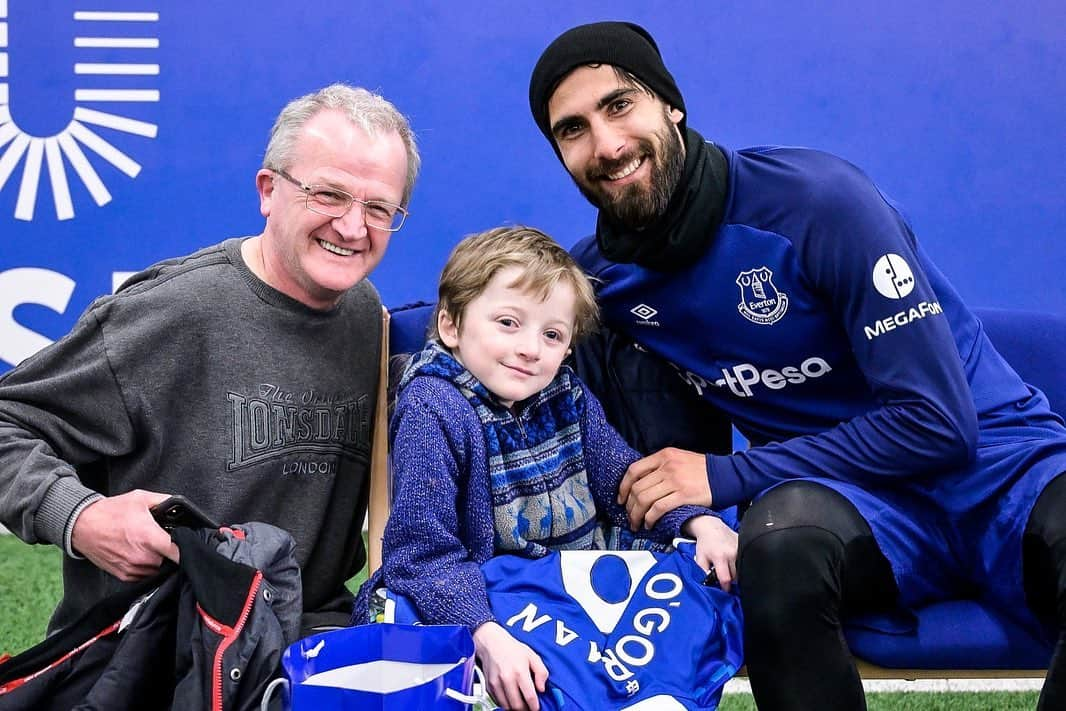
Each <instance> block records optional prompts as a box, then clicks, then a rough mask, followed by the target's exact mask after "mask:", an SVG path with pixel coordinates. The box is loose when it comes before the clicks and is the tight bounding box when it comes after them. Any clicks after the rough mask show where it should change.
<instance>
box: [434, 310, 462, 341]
mask: <svg viewBox="0 0 1066 711" xmlns="http://www.w3.org/2000/svg"><path fill="white" fill-rule="evenodd" d="M437 333H439V334H440V340H441V343H443V344H444V345H445V346H447V347H448V348H455V347H456V346H457V345H459V327H458V326H456V325H455V322H454V321H452V317H451V315H450V314H449V313H448V310H447V309H441V310H440V311H439V312H438V313H437Z"/></svg>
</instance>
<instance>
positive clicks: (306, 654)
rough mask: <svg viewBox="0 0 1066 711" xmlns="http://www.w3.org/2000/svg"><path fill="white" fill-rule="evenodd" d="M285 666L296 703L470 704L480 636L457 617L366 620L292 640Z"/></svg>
mask: <svg viewBox="0 0 1066 711" xmlns="http://www.w3.org/2000/svg"><path fill="white" fill-rule="evenodd" d="M281 667H282V670H283V671H284V673H285V678H284V679H283V680H278V681H277V682H275V683H280V685H282V686H285V687H287V693H286V694H285V696H286V708H287V709H291V711H312V710H317V709H323V710H335V711H376V710H378V709H382V710H383V709H399V708H410V709H443V710H452V709H454V710H455V711H465V710H466V709H467V702H468V697H469V695H470V694H471V692H472V690H473V682H474V640H473V638H472V637H471V636H470V631H469V630H467V629H466V628H465V627H462V626H458V625H394V624H388V625H384V624H374V625H362V626H359V627H348V628H345V629H340V630H333V631H331V632H323V633H322V634H316V635H313V636H311V637H307V638H305V639H301V640H299V641H298V642H294V643H293V644H291V645H289V647H288V649H286V650H285V653H284V654H283V655H282V658H281ZM273 688H274V687H273V685H272V686H271V687H270V688H269V689H268V690H267V692H266V694H265V695H264V707H265V705H266V702H267V700H268V699H269V697H270V695H271V693H272V692H273Z"/></svg>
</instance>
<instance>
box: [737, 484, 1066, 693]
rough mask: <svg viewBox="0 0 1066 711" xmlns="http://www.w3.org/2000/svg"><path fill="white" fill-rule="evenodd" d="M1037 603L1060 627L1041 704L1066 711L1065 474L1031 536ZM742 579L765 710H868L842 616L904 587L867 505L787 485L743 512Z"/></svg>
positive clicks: (749, 646)
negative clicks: (865, 512)
mask: <svg viewBox="0 0 1066 711" xmlns="http://www.w3.org/2000/svg"><path fill="white" fill-rule="evenodd" d="M1023 566H1024V576H1025V580H1024V584H1025V591H1026V596H1027V600H1028V602H1029V605H1030V606H1031V607H1032V608H1033V610H1034V611H1035V612H1036V613H1037V614H1038V615H1039V616H1041V617H1043V618H1045V619H1047V620H1048V621H1049V623H1051V624H1053V625H1054V626H1056V627H1057V628H1058V630H1059V638H1058V644H1057V646H1056V648H1055V654H1054V656H1053V657H1052V661H1051V666H1050V668H1049V671H1048V677H1047V681H1046V682H1045V684H1044V690H1043V692H1042V694H1041V697H1040V705H1039V707H1038V708H1039V709H1042V710H1045V711H1047V710H1050V709H1063V708H1066V476H1060V477H1058V478H1057V479H1056V480H1054V481H1053V482H1052V483H1051V484H1050V485H1049V486H1048V487H1047V488H1046V489H1045V490H1044V493H1043V494H1041V496H1040V497H1039V498H1038V499H1037V502H1036V505H1035V507H1034V509H1033V513H1032V515H1031V516H1030V519H1029V523H1028V525H1027V527H1026V531H1025V537H1024V541H1023ZM737 569H738V575H737V580H738V582H739V584H740V586H741V590H742V594H741V605H742V607H743V609H744V636H745V657H746V663H747V666H748V677H749V679H750V680H751V687H752V694H753V695H754V697H755V703H756V704H757V705H758V707H759V708H765V709H775V710H776V709H781V710H783V711H789V710H791V709H848V710H851V709H865V708H866V700H865V696H864V694H863V690H862V680H861V679H860V678H859V674H858V670H857V669H856V668H855V664H854V662H853V660H852V657H851V654H850V652H849V650H848V647H847V643H846V642H845V640H844V634H843V629H842V624H841V619H842V618H843V617H845V616H847V615H848V614H852V613H856V612H861V611H868V610H876V609H884V608H888V607H891V606H892V605H893V604H894V603H895V601H896V598H897V597H898V594H899V593H898V589H897V587H896V583H895V580H894V578H893V575H892V569H891V566H890V565H889V563H888V560H887V559H886V558H885V557H884V555H883V554H882V553H881V551H880V549H879V548H878V546H877V544H876V542H875V541H874V538H873V532H872V531H871V530H870V526H869V524H867V523H866V521H865V519H863V517H862V516H861V515H860V514H859V511H858V510H857V509H856V508H855V507H854V506H853V505H852V504H851V502H849V501H848V500H847V499H845V498H844V497H843V496H841V495H840V494H837V493H836V492H835V491H833V490H832V489H829V488H827V487H824V486H821V485H819V484H815V483H812V482H805V481H797V482H791V483H788V484H783V485H781V486H778V487H777V488H775V489H774V490H772V491H771V492H769V493H768V494H767V495H766V496H764V497H763V498H762V499H760V500H759V501H757V502H756V503H755V504H754V505H753V506H752V507H751V508H750V509H749V510H748V511H747V513H745V515H744V519H743V521H742V524H741V528H740V551H739V555H738V559H737Z"/></svg>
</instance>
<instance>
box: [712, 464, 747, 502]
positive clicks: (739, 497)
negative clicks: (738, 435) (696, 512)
mask: <svg viewBox="0 0 1066 711" xmlns="http://www.w3.org/2000/svg"><path fill="white" fill-rule="evenodd" d="M707 481H708V482H710V485H711V507H712V508H714V509H715V510H716V511H721V510H722V509H727V508H729V507H730V506H734V505H736V504H738V503H740V502H741V501H743V500H744V490H743V487H742V486H741V483H740V476H739V475H738V474H737V470H736V467H734V466H733V458H732V456H730V455H717V454H708V455H707Z"/></svg>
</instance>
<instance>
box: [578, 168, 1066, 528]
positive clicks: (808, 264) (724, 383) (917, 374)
mask: <svg viewBox="0 0 1066 711" xmlns="http://www.w3.org/2000/svg"><path fill="white" fill-rule="evenodd" d="M723 153H724V154H725V156H726V158H727V160H728V162H729V176H730V185H729V193H728V195H727V197H726V204H725V216H724V219H723V221H722V223H721V225H720V227H719V228H718V231H717V234H716V235H715V237H714V239H713V240H711V242H710V246H709V247H708V248H707V250H706V252H705V253H704V255H703V256H702V258H701V259H699V260H698V261H697V262H695V263H694V264H692V265H691V266H690V267H685V268H683V269H681V270H680V271H673V272H656V271H652V270H649V269H646V268H643V267H641V266H638V265H636V264H622V263H613V262H609V261H607V260H606V259H604V258H603V256H602V255H601V254H600V252H599V250H598V248H597V245H596V241H595V239H594V238H588V239H585V240H583V241H581V242H579V243H578V244H577V245H576V246H575V247H574V253H575V256H576V257H577V259H578V261H579V262H580V263H581V264H582V265H583V266H584V267H585V269H586V270H587V271H588V272H589V273H590V274H591V275H593V276H595V277H597V278H599V279H600V280H601V283H600V284H599V298H600V303H601V306H602V308H603V314H604V318H605V320H606V321H607V322H609V323H610V325H611V326H612V327H614V328H616V329H618V330H621V331H624V332H626V333H628V334H629V335H631V336H632V337H633V338H634V339H635V340H636V341H637V342H638V343H640V344H642V345H643V346H645V347H646V348H647V349H649V350H651V351H653V352H655V353H657V354H659V355H660V356H662V357H663V358H665V359H666V360H668V361H669V362H670V363H672V364H674V365H675V366H676V367H677V369H678V371H679V373H680V374H681V376H682V377H683V378H684V379H685V380H686V381H687V382H688V383H689V384H690V385H691V386H692V387H693V388H695V389H696V391H698V392H699V393H700V394H701V395H702V396H703V397H705V398H707V399H709V400H711V401H713V402H714V403H715V404H716V405H717V406H718V407H720V408H721V409H722V410H724V411H725V412H726V413H728V414H729V415H730V416H731V418H732V419H733V421H734V423H735V424H736V426H737V427H738V429H739V430H740V431H741V432H742V433H743V434H744V435H745V436H747V437H748V438H749V439H750V440H751V441H752V443H753V444H756V445H763V446H757V447H753V448H752V449H750V450H748V451H746V452H741V453H737V454H734V455H732V456H725V457H722V456H711V455H708V458H707V468H708V477H709V480H710V483H711V490H712V494H713V497H714V502H713V505H714V507H715V508H723V507H727V506H730V505H732V504H735V503H737V502H740V501H744V500H748V499H751V498H753V497H755V496H756V495H757V494H759V493H760V492H762V491H764V490H766V489H767V488H769V487H770V486H771V485H773V484H775V483H777V482H780V481H784V480H787V479H793V478H798V477H809V478H817V479H821V480H823V481H826V482H829V483H830V485H832V482H851V483H853V484H858V485H859V486H864V487H865V486H870V487H876V486H879V485H884V484H889V485H891V487H892V488H897V487H903V488H904V489H906V490H909V491H912V492H913V493H915V494H918V495H921V496H923V497H926V496H928V497H932V500H933V501H935V502H937V503H936V505H937V506H938V507H942V510H945V511H947V512H948V515H949V516H958V515H962V514H964V513H966V512H967V511H970V510H973V509H974V507H976V506H978V505H979V504H981V503H982V502H985V501H987V500H990V499H992V498H993V497H996V496H997V495H999V494H1001V493H1002V492H1003V491H1005V489H1006V487H1007V486H1008V485H1010V484H1011V483H1012V482H1016V481H1018V480H1019V478H1020V477H1022V476H1023V474H1024V473H1025V472H1026V471H1029V472H1031V476H1028V477H1026V481H1027V482H1030V481H1031V482H1032V485H1031V489H1032V491H1031V492H1030V493H1032V495H1033V498H1035V494H1036V493H1038V492H1039V491H1040V490H1041V488H1042V487H1043V485H1044V484H1045V483H1046V481H1047V480H1049V479H1050V478H1051V477H1053V476H1054V475H1055V474H1057V473H1059V472H1062V471H1063V470H1066V430H1064V428H1063V427H1062V422H1061V420H1059V419H1058V418H1057V417H1056V416H1055V415H1053V414H1052V413H1050V411H1049V409H1048V405H1047V400H1046V398H1044V396H1043V395H1042V394H1041V393H1039V392H1037V391H1034V390H1032V389H1030V388H1029V387H1028V386H1027V385H1025V384H1024V383H1023V382H1022V381H1021V380H1020V378H1019V377H1018V376H1017V375H1016V374H1015V373H1014V371H1013V370H1012V369H1011V368H1010V366H1009V365H1007V363H1006V362H1004V361H1003V359H1002V358H1001V357H1000V356H999V354H998V353H997V352H996V351H995V350H994V349H993V347H992V346H991V344H990V342H989V340H988V339H987V337H986V336H985V334H984V331H983V329H982V326H981V324H980V322H979V321H978V320H977V319H976V318H975V317H974V316H973V314H971V313H970V312H969V311H968V310H967V309H966V307H965V306H964V305H963V303H962V302H961V300H960V299H959V296H958V294H957V293H956V292H955V290H954V289H953V288H952V286H951V285H950V284H949V283H948V281H947V280H946V279H945V278H944V276H943V275H942V274H941V273H940V272H939V271H937V269H936V267H935V266H934V265H933V264H932V263H931V262H930V261H929V259H928V257H927V256H926V255H925V253H924V252H923V251H922V249H921V248H920V247H919V245H918V244H917V242H916V240H915V237H914V234H913V233H912V231H911V229H910V227H909V226H908V224H907V222H906V220H905V219H904V218H903V216H902V215H901V214H900V213H899V211H898V210H897V209H896V208H895V207H894V206H893V205H892V203H891V202H889V200H888V199H887V198H886V197H885V196H884V195H882V194H881V193H880V192H879V191H878V189H877V187H876V186H875V185H874V184H873V183H872V182H871V181H870V180H869V179H868V178H867V177H866V176H865V175H864V174H863V173H862V172H861V171H860V170H858V169H857V168H856V167H855V166H853V165H851V164H850V163H848V162H846V161H844V160H841V159H839V158H837V157H834V156H832V155H829V154H826V153H822V152H818V151H813V150H806V149H799V148H757V149H750V150H743V151H737V152H733V151H728V150H723ZM1026 485H1027V486H1028V484H1026ZM1029 500H1030V502H1031V501H1032V498H1031V499H1029Z"/></svg>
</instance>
